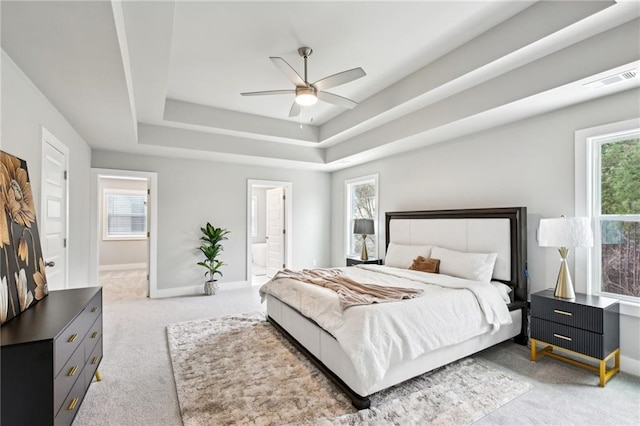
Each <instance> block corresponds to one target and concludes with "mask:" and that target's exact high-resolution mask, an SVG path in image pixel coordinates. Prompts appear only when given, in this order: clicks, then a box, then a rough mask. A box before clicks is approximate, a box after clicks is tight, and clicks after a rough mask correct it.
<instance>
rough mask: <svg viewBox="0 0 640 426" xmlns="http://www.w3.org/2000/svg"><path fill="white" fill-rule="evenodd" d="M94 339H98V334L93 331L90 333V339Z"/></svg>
mask: <svg viewBox="0 0 640 426" xmlns="http://www.w3.org/2000/svg"><path fill="white" fill-rule="evenodd" d="M96 337H98V332H97V331H94V332H93V333H91V338H92V339H95V338H96Z"/></svg>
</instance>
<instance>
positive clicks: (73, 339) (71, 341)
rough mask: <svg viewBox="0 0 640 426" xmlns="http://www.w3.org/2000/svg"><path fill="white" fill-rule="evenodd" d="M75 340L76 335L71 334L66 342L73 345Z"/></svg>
mask: <svg viewBox="0 0 640 426" xmlns="http://www.w3.org/2000/svg"><path fill="white" fill-rule="evenodd" d="M77 338H78V333H73V334H72V335H71V337H69V340H67V342H69V343H73V342H75V341H76V339H77Z"/></svg>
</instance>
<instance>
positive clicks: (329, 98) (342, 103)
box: [318, 92, 358, 109]
mask: <svg viewBox="0 0 640 426" xmlns="http://www.w3.org/2000/svg"><path fill="white" fill-rule="evenodd" d="M318 99H320V100H321V101H324V102H328V103H330V104H333V105H337V106H339V107H342V108H347V109H353V108H355V107H356V106H357V105H358V103H357V102H355V101H352V100H351V99H347V98H344V97H342V96H338V95H336V94H334V93H329V92H318Z"/></svg>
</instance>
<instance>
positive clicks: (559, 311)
mask: <svg viewBox="0 0 640 426" xmlns="http://www.w3.org/2000/svg"><path fill="white" fill-rule="evenodd" d="M553 312H555V313H556V314H560V315H566V316H568V317H572V316H573V313H572V312H567V311H561V310H560V309H554V310H553Z"/></svg>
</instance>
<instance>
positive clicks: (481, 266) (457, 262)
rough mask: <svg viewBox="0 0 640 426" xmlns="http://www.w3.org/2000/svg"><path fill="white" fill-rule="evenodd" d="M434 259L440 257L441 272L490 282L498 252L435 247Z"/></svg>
mask: <svg viewBox="0 0 640 426" xmlns="http://www.w3.org/2000/svg"><path fill="white" fill-rule="evenodd" d="M431 257H432V258H433V259H440V273H441V274H446V275H451V276H454V277H460V278H466V279H468V280H473V281H481V282H484V283H488V282H489V281H491V276H492V275H493V267H494V265H495V264H496V258H497V257H498V254H497V253H465V252H461V251H455V250H449V249H446V248H442V247H434V248H433V250H431Z"/></svg>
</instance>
